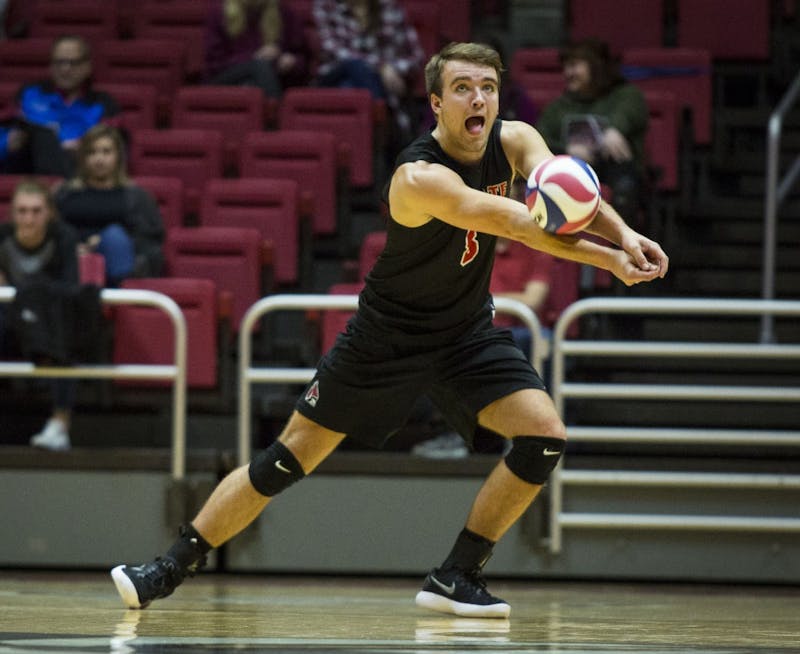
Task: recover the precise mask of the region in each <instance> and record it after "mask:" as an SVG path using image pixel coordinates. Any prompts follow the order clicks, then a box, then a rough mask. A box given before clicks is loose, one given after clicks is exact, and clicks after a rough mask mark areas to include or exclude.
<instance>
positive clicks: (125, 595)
mask: <svg viewBox="0 0 800 654" xmlns="http://www.w3.org/2000/svg"><path fill="white" fill-rule="evenodd" d="M124 567H125V566H124V565H118V566H117V567H116V568H114V569H113V570H112V571H111V578H112V579H113V580H114V585H115V586H116V587H117V592H118V593H119V596H120V597H121V598H122V601H123V602H124V603H125V606H127V607H128V608H129V609H142V608H144V607H143V606H142V603H141V602H140V601H139V593H137V592H136V587H135V586H134V585H133V582H132V581H131V580H130V578H129V577H128V575H126V574H125V573H124V572H123V571H122V569H123V568H124Z"/></svg>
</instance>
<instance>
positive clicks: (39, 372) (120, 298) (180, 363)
mask: <svg viewBox="0 0 800 654" xmlns="http://www.w3.org/2000/svg"><path fill="white" fill-rule="evenodd" d="M16 294H17V291H16V289H15V288H13V287H11V286H0V302H12V301H13V300H14V298H15V297H16ZM100 300H101V301H102V302H103V304H108V305H128V304H136V305H144V306H151V307H155V308H158V309H161V310H162V311H163V312H164V313H166V314H167V316H168V317H169V319H170V321H171V322H172V327H173V329H174V334H175V354H174V360H175V363H174V364H173V365H160V364H119V365H113V364H110V365H75V366H69V367H66V366H64V367H62V366H36V365H34V364H33V363H31V362H26V361H13V362H9V361H0V376H5V377H70V378H78V379H171V380H172V452H171V456H172V461H171V464H172V465H171V467H172V478H173V479H174V480H175V481H180V480H182V479H183V478H184V477H185V475H186V348H187V345H186V341H187V336H186V320H185V318H184V316H183V312H182V311H181V308H180V307H179V306H178V305H177V304H176V302H175V301H174V300H173V299H172V298H170V297H168V296H166V295H164V294H163V293H158V292H156V291H150V290H146V289H113V288H106V289H102V290H101V291H100Z"/></svg>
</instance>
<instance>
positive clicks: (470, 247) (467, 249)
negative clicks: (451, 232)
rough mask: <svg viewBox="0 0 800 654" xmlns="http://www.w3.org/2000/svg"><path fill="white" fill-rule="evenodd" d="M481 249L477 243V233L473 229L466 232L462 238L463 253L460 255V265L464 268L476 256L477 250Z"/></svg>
mask: <svg viewBox="0 0 800 654" xmlns="http://www.w3.org/2000/svg"><path fill="white" fill-rule="evenodd" d="M480 249H481V244H480V243H478V232H476V231H475V230H474V229H469V230H467V234H466V236H465V237H464V252H463V253H462V255H461V265H462V266H466V265H467V264H468V263H472V262H473V261H474V260H475V257H477V256H478V250H480Z"/></svg>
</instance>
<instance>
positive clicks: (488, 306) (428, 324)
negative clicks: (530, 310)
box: [354, 119, 512, 351]
mask: <svg viewBox="0 0 800 654" xmlns="http://www.w3.org/2000/svg"><path fill="white" fill-rule="evenodd" d="M501 127H502V121H501V120H499V119H498V120H497V121H495V124H494V125H493V126H492V131H491V134H490V137H489V141H488V144H487V147H486V152H485V154H484V156H483V159H481V161H480V163H478V164H475V165H464V164H461V163H459V162H458V161H456V160H455V159H453V158H451V157H450V156H449V155H447V154H446V153H445V152H444V150H443V149H442V148H441V147H440V145H439V143H438V142H437V141H436V139H434V138H433V136H432V134H430V133H429V134H425V135H423V136H420V137H419V138H417V139H416V140H415V141H414V142H413V143H411V144H410V145H409V146H408V147H407V148H405V149H404V150H403V151H402V152H401V153H400V155H399V156H398V158H397V161H396V164H395V170H396V169H397V167H399V166H400V165H402V164H404V163H407V162H413V161H420V160H422V161H429V162H432V163H438V164H442V165H444V166H447V167H448V168H450V169H452V170H454V171H455V172H456V173H458V174H459V175H460V176H461V178H462V179H463V180H464V183H465V184H466V185H467V186H470V187H471V188H474V189H477V190H480V191H485V192H486V193H494V194H496V195H504V196H508V193H509V190H510V188H511V180H512V170H511V165H510V164H509V162H508V159H507V158H506V155H505V152H504V151H503V147H502V144H501V142H500V130H501ZM387 189H388V187H387ZM384 199H385V200H386V201H387V202H388V193H387V197H385V198H384ZM389 213H390V215H391V206H389ZM496 240H497V238H496V237H495V236H493V235H490V234H484V233H479V232H475V231H473V230H464V229H459V228H456V227H453V226H452V225H449V224H447V223H445V222H443V221H441V220H438V219H436V218H435V217H434V218H433V219H432V220H430V221H429V222H427V223H426V224H425V225H422V226H420V227H415V228H410V227H405V226H403V225H401V224H399V223H397V222H395V221H394V220H392V219H391V218H390V219H389V220H388V226H387V241H386V247H385V249H384V251H383V252H382V253H381V255H380V257H379V258H378V260H377V262H376V263H375V265H374V267H373V268H372V270H371V272H370V273H369V274H368V275H367V278H366V286H365V288H364V290H363V291H362V293H361V297H360V302H359V312H358V315H357V316H356V318H355V321H354V326H355V327H359V326H360V327H364V328H367V329H369V330H370V331H372V330H377V331H378V334H379V336H382V337H384V338H387V339H389V342H390V343H391V344H392V345H393V346H395V347H402V348H405V347H408V348H413V349H414V350H417V351H419V350H422V349H426V348H436V347H439V346H441V345H443V344H446V343H452V342H453V341H454V340H456V339H458V338H460V337H462V336H465V335H467V334H470V333H472V332H474V331H475V330H476V329H479V328H485V327H488V326H490V325H491V320H492V309H493V307H492V302H491V296H490V294H489V280H490V277H491V272H492V265H493V263H494V247H495V242H496Z"/></svg>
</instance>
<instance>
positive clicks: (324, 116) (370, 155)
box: [278, 87, 385, 188]
mask: <svg viewBox="0 0 800 654" xmlns="http://www.w3.org/2000/svg"><path fill="white" fill-rule="evenodd" d="M376 104H381V105H382V104H383V102H382V101H375V100H373V99H372V96H371V95H370V93H369V91H367V90H366V89H339V88H312V87H295V88H290V89H287V90H286V92H285V93H284V95H283V99H282V100H281V104H280V109H279V117H278V123H279V125H280V128H281V129H291V130H318V131H327V132H330V133H331V134H333V135H334V136H335V137H336V139H337V141H338V142H339V143H344V144H346V145H347V146H349V147H350V183H351V184H352V185H353V186H355V187H358V188H363V187H369V186H371V185H372V183H373V181H374V166H375V160H376V157H375V142H376V141H375V127H376V124H375V122H376V115H379V113H380V111H379V110H378V108H377V107H376ZM383 127H385V125H383V124H381V126H380V128H381V129H383ZM378 158H380V157H378Z"/></svg>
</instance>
